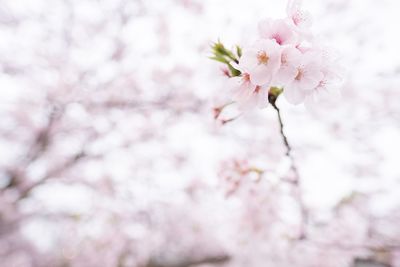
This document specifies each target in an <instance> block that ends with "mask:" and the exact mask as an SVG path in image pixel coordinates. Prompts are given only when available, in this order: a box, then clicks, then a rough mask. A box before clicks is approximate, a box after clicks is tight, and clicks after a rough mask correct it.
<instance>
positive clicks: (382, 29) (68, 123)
mask: <svg viewBox="0 0 400 267" xmlns="http://www.w3.org/2000/svg"><path fill="white" fill-rule="evenodd" d="M303 6H304V9H306V10H308V11H310V12H311V14H312V15H313V22H314V24H313V28H312V29H313V31H314V33H315V34H316V35H317V36H318V37H320V39H321V40H322V41H323V42H324V43H325V44H326V45H329V46H331V47H332V48H334V49H335V50H336V52H337V54H338V55H340V58H341V61H342V66H344V69H345V73H346V78H345V82H344V84H343V88H342V89H341V93H342V97H341V98H340V99H327V100H324V101H322V102H321V103H320V105H319V106H318V107H316V108H314V109H312V110H307V109H305V108H304V107H303V106H292V105H289V104H288V103H286V101H285V100H284V99H279V100H278V105H279V106H280V107H281V110H282V113H283V114H282V115H283V119H284V123H285V131H286V133H287V136H288V138H289V141H290V143H291V145H292V147H293V153H294V158H295V162H296V165H297V167H298V169H299V172H300V176H301V184H300V186H301V189H302V190H301V194H302V195H301V197H302V199H303V200H304V206H305V208H306V210H307V213H308V220H307V222H306V223H304V222H302V219H301V216H300V215H299V203H298V196H296V191H294V190H293V188H292V187H293V186H292V185H291V184H290V183H287V182H285V177H287V176H288V172H289V162H288V161H289V160H288V159H287V158H286V156H285V147H284V146H283V144H282V140H281V136H280V135H279V124H278V121H277V118H276V114H275V113H274V110H273V109H272V108H271V107H269V108H267V109H260V110H253V111H250V112H247V113H245V114H242V115H241V116H240V117H239V118H237V119H235V120H234V121H231V122H229V123H224V120H229V119H230V118H232V117H235V116H236V115H237V112H238V111H237V110H234V109H232V110H224V112H223V113H222V114H221V116H220V117H219V118H218V119H215V118H214V112H215V108H216V107H220V106H221V105H223V104H225V103H227V102H228V101H229V97H230V96H229V92H230V91H229V85H228V84H227V81H226V79H225V78H224V77H223V75H222V71H221V69H220V66H219V65H218V64H217V63H216V62H212V61H211V60H209V59H208V56H210V52H209V51H210V45H211V44H212V43H213V42H214V41H217V40H218V39H220V40H221V41H222V42H223V43H224V44H226V45H227V46H228V47H233V46H234V45H236V44H240V45H243V46H245V45H246V44H248V43H250V42H252V41H254V40H255V39H256V26H257V22H258V21H259V20H261V19H263V18H265V17H273V18H278V17H284V16H285V7H286V2H285V1H276V0H275V1H273V0H269V1H268V0H247V1H236V0H235V1H223V0H202V1H200V0H159V1H156V0H146V1H144V0H51V1H49V0H1V1H0V40H1V41H0V116H1V117H0V118H1V119H0V266H4V267H28V266H29V267H30V266H32V267H42V266H46V267H47V266H48V267H67V266H68V267H78V266H82V267H98V266H104V267H136V266H138V267H139V266H140V267H191V266H217V265H219V266H234V267H235V266H254V267H261V266H263V267H264V266H282V267H285V266H296V267H303V266H304V267H314V266H315V267H317V266H318V267H321V266H324V267H330V266H335V267H336V266H337V267H342V266H343V267H347V266H355V267H361V266H367V267H368V266H372V267H373V266H377V267H382V266H386V267H387V266H393V267H398V266H400V228H399V227H398V224H399V223H400V213H399V212H400V167H399V158H400V154H399V151H400V140H399V139H400V138H399V137H400V103H399V99H400V98H399V97H400V92H399V87H398V85H399V82H400V53H399V52H398V49H399V47H400V38H399V34H398V33H399V31H398V25H400V16H398V11H399V10H400V4H399V2H398V1H396V0H381V1H374V0H352V1H348V0H326V1H317V0H304V3H303ZM303 224H305V228H306V233H307V235H306V237H305V238H301V239H299V238H297V236H298V231H299V227H300V226H301V225H303Z"/></svg>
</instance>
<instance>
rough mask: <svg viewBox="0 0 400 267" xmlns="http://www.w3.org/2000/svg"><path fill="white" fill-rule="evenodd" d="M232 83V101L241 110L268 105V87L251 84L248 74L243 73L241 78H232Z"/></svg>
mask: <svg viewBox="0 0 400 267" xmlns="http://www.w3.org/2000/svg"><path fill="white" fill-rule="evenodd" d="M233 82H234V84H233V100H234V101H236V102H237V103H238V104H239V106H240V107H241V108H242V109H249V108H252V107H265V106H267V105H268V90H269V87H268V86H260V85H255V84H253V83H252V82H251V81H250V75H249V74H248V73H243V74H242V76H241V77H235V78H233Z"/></svg>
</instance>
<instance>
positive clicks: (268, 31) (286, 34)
mask: <svg viewBox="0 0 400 267" xmlns="http://www.w3.org/2000/svg"><path fill="white" fill-rule="evenodd" d="M258 32H259V35H260V37H261V38H263V39H270V40H275V41H276V42H277V43H278V44H279V45H287V44H293V45H297V44H298V43H297V42H298V40H299V36H298V34H297V33H296V32H295V31H293V29H292V27H291V25H290V24H289V23H288V21H287V20H284V19H278V20H273V19H265V20H263V21H261V22H260V23H259V24H258Z"/></svg>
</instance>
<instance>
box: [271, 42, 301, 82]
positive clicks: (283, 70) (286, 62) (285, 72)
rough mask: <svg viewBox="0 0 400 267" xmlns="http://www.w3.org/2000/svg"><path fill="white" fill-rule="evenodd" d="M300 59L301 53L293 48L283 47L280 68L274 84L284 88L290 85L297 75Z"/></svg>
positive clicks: (289, 46) (290, 46)
mask: <svg viewBox="0 0 400 267" xmlns="http://www.w3.org/2000/svg"><path fill="white" fill-rule="evenodd" d="M301 58H302V52H301V51H300V50H299V49H298V48H297V47H295V46H292V45H288V46H285V47H283V49H282V52H281V67H280V69H279V70H278V72H277V74H276V77H275V80H274V84H275V85H276V86H282V87H285V86H286V85H288V84H290V83H291V82H292V81H293V80H294V79H295V78H296V75H297V66H298V65H299V63H300V61H301Z"/></svg>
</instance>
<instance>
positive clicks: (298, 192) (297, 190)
mask: <svg viewBox="0 0 400 267" xmlns="http://www.w3.org/2000/svg"><path fill="white" fill-rule="evenodd" d="M275 100H276V99H275ZM270 102H271V104H272V106H273V108H274V109H275V110H276V112H277V114H278V121H279V129H280V134H281V136H282V140H283V143H284V145H285V148H286V156H288V157H289V159H290V169H291V171H292V173H293V179H291V180H290V181H289V182H290V183H291V184H292V185H293V190H294V198H295V199H296V201H297V203H298V205H299V209H300V215H301V218H300V231H299V237H298V239H299V240H303V239H305V238H306V225H307V221H308V211H307V208H306V207H305V205H304V201H303V196H302V189H301V185H300V174H299V171H298V169H297V167H296V163H295V160H294V157H293V155H292V147H291V146H290V144H289V141H288V138H287V136H286V134H285V132H284V124H283V120H282V116H281V111H280V109H279V108H278V106H277V105H276V101H270Z"/></svg>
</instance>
